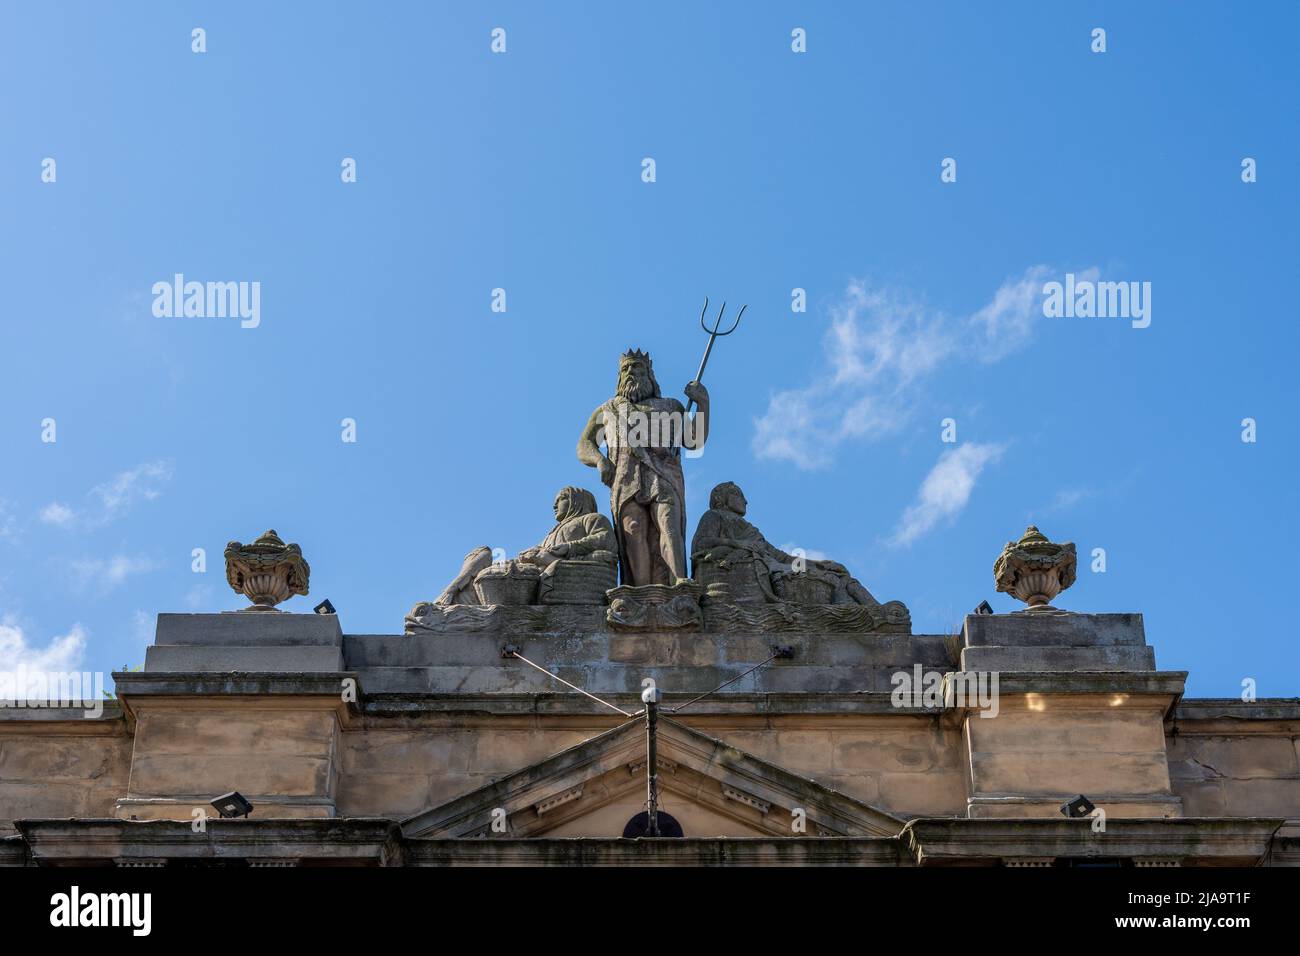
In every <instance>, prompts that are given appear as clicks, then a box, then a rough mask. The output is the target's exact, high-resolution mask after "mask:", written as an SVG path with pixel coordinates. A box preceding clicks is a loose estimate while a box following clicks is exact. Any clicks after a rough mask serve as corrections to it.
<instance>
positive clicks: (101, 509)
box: [40, 461, 172, 528]
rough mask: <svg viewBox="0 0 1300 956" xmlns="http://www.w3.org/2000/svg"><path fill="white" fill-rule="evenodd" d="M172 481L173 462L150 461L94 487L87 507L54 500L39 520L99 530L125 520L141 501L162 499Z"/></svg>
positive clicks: (58, 524)
mask: <svg viewBox="0 0 1300 956" xmlns="http://www.w3.org/2000/svg"><path fill="white" fill-rule="evenodd" d="M171 478H172V465H171V462H169V461H147V462H144V463H143V464H140V465H137V466H136V467H134V468H131V469H129V470H127V471H122V472H118V474H116V475H114V476H113V477H112V478H111V479H109V480H108V481H106V482H104V483H103V484H99V485H95V487H93V488H91V489H90V491H89V492H87V497H88V498H89V499H90V503H89V504H88V505H87V506H86V507H85V508H81V509H77V508H73V507H71V506H69V505H66V504H64V503H62V502H60V501H51V502H50V503H49V504H47V505H46V506H45V507H44V508H42V509H41V510H40V519H41V521H42V522H44V523H45V524H49V525H54V526H55V527H59V528H73V527H83V528H99V527H102V526H104V525H106V524H109V523H110V522H112V521H114V520H116V519H117V518H120V517H122V515H124V514H126V513H127V512H128V511H129V510H130V509H131V508H132V507H133V506H134V505H136V504H137V503H138V502H141V501H153V500H155V499H157V498H159V497H160V496H161V495H162V487H163V485H165V484H167V482H169V481H171Z"/></svg>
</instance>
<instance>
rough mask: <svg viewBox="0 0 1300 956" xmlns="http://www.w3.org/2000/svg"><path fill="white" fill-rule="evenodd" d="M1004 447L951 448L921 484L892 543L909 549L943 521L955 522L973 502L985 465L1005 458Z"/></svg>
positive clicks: (988, 445) (973, 446) (971, 444)
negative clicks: (972, 495)
mask: <svg viewBox="0 0 1300 956" xmlns="http://www.w3.org/2000/svg"><path fill="white" fill-rule="evenodd" d="M1002 451H1003V446H1002V445H995V444H983V445H980V444H975V443H968V444H965V445H959V446H958V447H957V448H953V449H950V450H948V451H946V452H944V453H943V454H942V455H940V456H939V461H938V462H937V463H936V464H935V466H934V467H933V468H931V469H930V473H929V474H928V475H926V476H925V480H924V481H922V482H921V487H920V490H919V491H918V492H917V495H916V501H915V503H913V504H912V505H911V506H910V507H908V509H907V510H906V511H904V512H903V516H902V518H900V519H899V522H898V527H897V529H895V531H894V535H893V538H892V539H891V543H893V544H894V545H897V546H901V547H907V546H909V545H911V544H912V542H914V541H915V540H916V539H917V538H919V537H920V536H921V535H923V534H925V533H926V532H927V531H929V530H930V529H931V528H933V527H934V526H935V525H937V524H938V523H939V522H940V521H943V520H951V519H952V518H955V517H956V516H957V515H958V514H960V513H961V511H962V509H963V508H965V507H966V503H967V502H968V501H970V496H971V492H972V491H974V490H975V482H976V481H978V480H979V476H980V473H981V472H982V471H983V470H984V468H985V466H986V465H988V464H990V463H992V462H995V461H997V460H998V459H999V458H1000V457H1001V456H1002Z"/></svg>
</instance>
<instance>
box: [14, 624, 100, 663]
mask: <svg viewBox="0 0 1300 956" xmlns="http://www.w3.org/2000/svg"><path fill="white" fill-rule="evenodd" d="M85 650H86V630H85V629H84V628H83V627H82V626H81V625H80V624H74V625H72V628H71V629H70V630H69V631H68V633H67V634H63V635H59V636H56V637H54V638H51V640H50V642H49V643H48V644H46V645H45V646H44V647H33V646H32V645H31V644H28V643H27V636H26V635H25V634H24V633H23V629H22V628H21V627H19V626H18V625H16V624H14V623H13V621H12V620H5V621H3V622H0V662H3V665H4V668H5V669H6V670H10V671H17V670H24V669H25V670H28V671H75V670H77V669H78V668H79V667H80V665H81V658H82V656H83V654H84V653H85Z"/></svg>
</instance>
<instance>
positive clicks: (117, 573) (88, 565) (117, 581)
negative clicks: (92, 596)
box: [72, 554, 159, 594]
mask: <svg viewBox="0 0 1300 956" xmlns="http://www.w3.org/2000/svg"><path fill="white" fill-rule="evenodd" d="M158 567H159V564H158V563H157V562H156V561H153V560H152V559H150V558H146V557H131V556H129V555H125V554H118V555H114V556H113V557H111V558H80V559H78V560H76V561H73V562H72V573H73V576H74V577H75V579H76V583H77V586H78V587H79V588H81V589H82V590H93V591H95V592H97V593H99V594H107V593H108V592H109V591H112V590H113V589H115V588H117V587H118V586H120V585H121V584H122V583H123V582H125V581H126V580H127V579H128V578H131V577H135V576H137V575H140V574H147V573H148V572H150V571H154V570H156V569H157V568H158Z"/></svg>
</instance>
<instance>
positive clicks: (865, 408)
mask: <svg viewBox="0 0 1300 956" xmlns="http://www.w3.org/2000/svg"><path fill="white" fill-rule="evenodd" d="M1049 273H1050V270H1049V269H1048V267H1047V266H1041V265H1038V266H1033V267H1031V268H1030V269H1027V270H1026V271H1025V272H1024V274H1023V275H1021V276H1019V277H1017V278H1013V279H1008V280H1007V281H1006V282H1004V283H1003V284H1002V286H1001V287H999V288H998V290H997V291H996V292H995V293H994V294H993V298H992V300H991V301H990V302H989V303H988V304H987V305H985V306H984V307H983V308H981V309H979V310H978V311H977V312H975V313H973V314H971V315H969V316H966V317H964V318H954V317H952V316H950V315H947V314H945V313H943V312H940V311H936V310H933V309H930V308H928V307H926V306H925V305H924V304H923V303H922V302H921V301H920V300H918V299H917V298H915V297H913V296H912V295H910V294H909V293H907V292H905V291H902V290H896V289H885V288H881V287H878V286H873V285H870V284H868V283H867V282H865V281H854V282H852V283H850V284H849V287H848V289H847V290H846V291H845V293H844V295H843V297H842V298H841V299H840V300H839V301H838V302H837V303H835V304H834V305H833V306H832V307H831V309H830V320H831V324H830V328H829V329H828V330H827V332H826V336H825V339H824V341H823V343H822V344H823V350H824V353H825V368H824V369H823V370H822V372H821V374H819V375H818V377H817V378H816V380H815V381H814V382H813V383H812V384H810V385H807V386H805V387H802V388H792V389H786V390H783V391H780V392H777V393H776V394H774V395H773V396H772V397H771V398H770V400H769V402H768V407H767V411H766V412H765V413H764V414H763V415H762V416H761V417H759V418H758V419H757V420H756V421H755V423H754V438H753V450H754V454H755V455H757V456H758V457H759V458H767V459H773V460H778V461H789V462H792V463H793V464H795V465H796V466H798V467H800V468H805V469H812V468H820V467H823V466H825V465H828V464H829V463H830V462H831V461H833V460H834V457H835V451H836V449H837V448H838V447H839V446H840V445H841V444H843V443H844V442H846V441H850V440H853V439H868V440H875V439H880V438H883V437H886V436H888V435H889V434H891V433H893V432H896V431H897V430H898V429H899V428H901V427H902V426H903V424H904V423H905V422H906V421H907V419H908V417H909V414H910V410H911V408H912V407H913V406H914V405H915V404H916V396H917V394H918V392H919V390H920V388H921V387H922V385H923V383H925V382H926V381H927V380H928V379H930V378H931V377H932V376H934V375H935V374H936V373H938V372H939V371H940V370H941V369H942V368H943V367H944V366H945V365H947V364H949V363H950V362H952V361H954V360H955V359H956V357H958V356H964V357H965V356H973V357H975V358H976V359H978V360H979V361H981V362H985V363H993V362H997V361H1000V360H1001V359H1003V358H1005V357H1006V356H1008V355H1010V354H1011V353H1012V352H1014V351H1016V350H1017V349H1019V348H1021V347H1023V346H1024V345H1025V344H1026V343H1027V342H1028V341H1029V339H1030V338H1031V337H1032V336H1033V332H1034V322H1035V320H1036V318H1037V317H1039V316H1041V315H1042V312H1041V299H1040V296H1041V293H1042V284H1043V281H1044V279H1045V278H1047V277H1048V275H1049Z"/></svg>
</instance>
